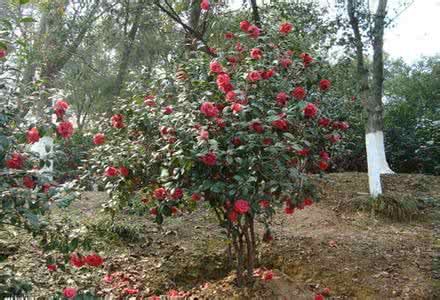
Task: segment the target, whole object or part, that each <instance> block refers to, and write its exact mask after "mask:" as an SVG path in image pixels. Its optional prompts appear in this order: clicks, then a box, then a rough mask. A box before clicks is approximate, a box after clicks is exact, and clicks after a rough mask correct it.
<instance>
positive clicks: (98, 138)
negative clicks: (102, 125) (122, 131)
mask: <svg viewBox="0 0 440 300" xmlns="http://www.w3.org/2000/svg"><path fill="white" fill-rule="evenodd" d="M104 143H105V135H104V134H103V133H97V134H95V136H94V137H93V144H95V145H102V144H104Z"/></svg>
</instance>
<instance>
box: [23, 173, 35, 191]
mask: <svg viewBox="0 0 440 300" xmlns="http://www.w3.org/2000/svg"><path fill="white" fill-rule="evenodd" d="M23 185H24V186H25V187H27V188H28V189H33V188H34V187H35V182H34V181H33V180H32V178H31V177H29V176H24V177H23Z"/></svg>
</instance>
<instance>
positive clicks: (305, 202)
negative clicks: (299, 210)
mask: <svg viewBox="0 0 440 300" xmlns="http://www.w3.org/2000/svg"><path fill="white" fill-rule="evenodd" d="M312 204H313V200H312V199H311V198H306V199H304V205H305V206H310V205H312Z"/></svg>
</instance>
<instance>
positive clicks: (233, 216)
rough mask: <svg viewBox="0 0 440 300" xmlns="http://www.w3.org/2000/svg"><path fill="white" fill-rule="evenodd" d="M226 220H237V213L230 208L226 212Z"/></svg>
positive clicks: (234, 221)
mask: <svg viewBox="0 0 440 300" xmlns="http://www.w3.org/2000/svg"><path fill="white" fill-rule="evenodd" d="M228 220H229V221H231V222H232V223H237V221H238V214H237V212H236V211H234V210H231V211H230V212H229V213H228Z"/></svg>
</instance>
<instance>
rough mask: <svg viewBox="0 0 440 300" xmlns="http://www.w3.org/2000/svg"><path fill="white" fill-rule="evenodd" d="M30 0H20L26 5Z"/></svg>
mask: <svg viewBox="0 0 440 300" xmlns="http://www.w3.org/2000/svg"><path fill="white" fill-rule="evenodd" d="M29 1H30V0H20V5H24V4H27V3H29Z"/></svg>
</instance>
